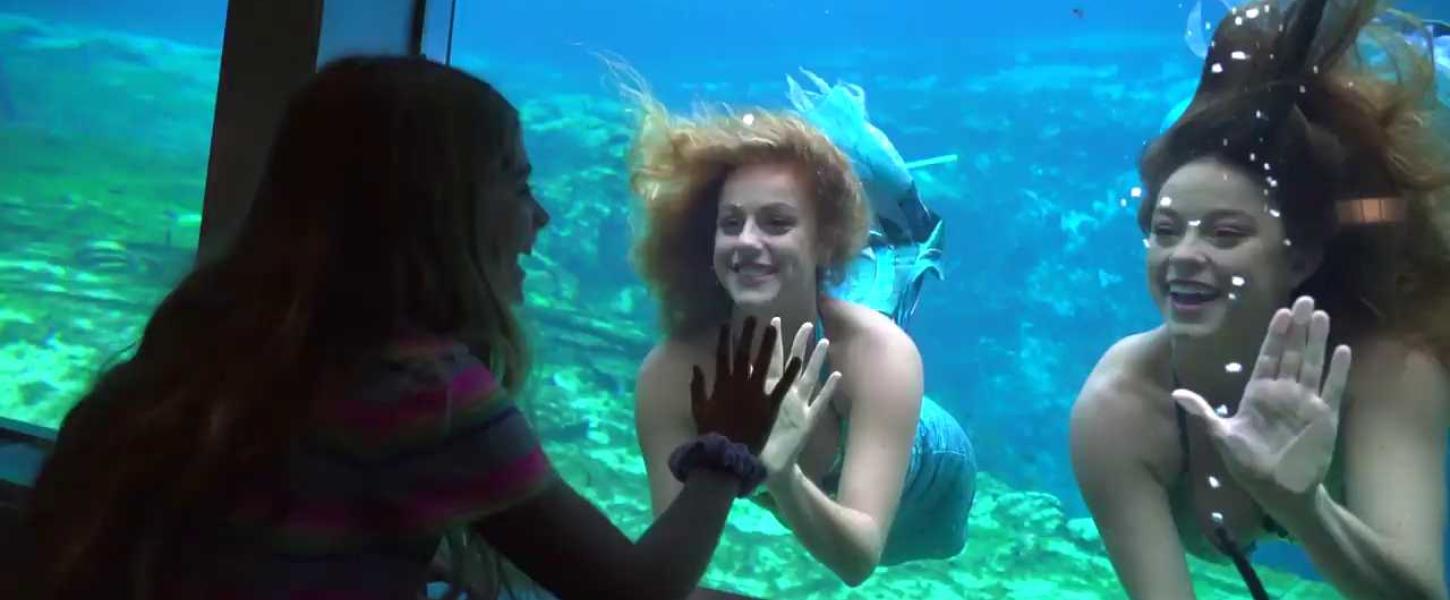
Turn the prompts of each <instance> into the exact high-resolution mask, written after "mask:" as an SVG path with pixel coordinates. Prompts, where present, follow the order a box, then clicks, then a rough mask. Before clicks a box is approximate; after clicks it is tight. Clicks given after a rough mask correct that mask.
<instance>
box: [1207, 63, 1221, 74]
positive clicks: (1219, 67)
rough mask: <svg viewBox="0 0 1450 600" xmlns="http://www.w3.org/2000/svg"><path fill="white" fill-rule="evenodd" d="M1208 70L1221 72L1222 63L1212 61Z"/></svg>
mask: <svg viewBox="0 0 1450 600" xmlns="http://www.w3.org/2000/svg"><path fill="white" fill-rule="evenodd" d="M1208 70H1210V71H1213V72H1214V73H1222V72H1223V65H1221V64H1218V63H1213V66H1212V67H1209V69H1208Z"/></svg>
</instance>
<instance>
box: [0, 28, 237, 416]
mask: <svg viewBox="0 0 1450 600" xmlns="http://www.w3.org/2000/svg"><path fill="white" fill-rule="evenodd" d="M173 4H174V6H167V7H166V8H165V10H164V11H163V10H159V9H158V7H157V5H156V4H155V3H152V2H141V1H137V0H122V1H114V0H107V1H100V0H68V1H67V2H45V1H35V0H3V1H0V231H3V232H4V233H3V235H0V416H3V417H7V418H11V419H18V420H21V421H26V422H29V423H32V424H36V425H42V426H48V427H53V426H58V425H59V423H60V421H61V419H62V418H63V417H64V416H65V413H66V411H67V410H69V408H70V407H71V406H72V405H74V403H75V401H76V400H77V399H78V398H79V397H80V395H81V393H83V392H84V391H85V389H86V388H87V386H88V385H89V384H90V382H91V380H92V377H93V376H94V374H95V373H96V372H97V369H98V368H99V367H100V366H101V365H102V364H104V363H105V362H107V361H108V360H110V359H113V358H115V357H117V356H120V355H121V354H122V353H123V352H125V351H127V349H128V347H129V346H130V345H131V344H132V343H133V342H134V341H135V340H137V339H139V336H140V332H141V328H142V327H143V326H144V325H145V322H146V319H147V318H148V317H149V316H150V313H151V311H152V309H153V308H154V307H155V304H156V303H157V302H159V301H160V299H161V297H162V296H163V295H164V294H165V293H166V292H167V291H169V289H170V287H171V286H172V285H173V284H174V283H175V282H176V281H178V280H179V278H180V276H181V275H182V274H183V273H184V272H185V271H186V270H187V269H188V268H189V267H190V266H191V260H192V256H193V254H194V252H195V250H196V246H197V236H198V232H199V228H200V222H201V217H200V215H201V204H202V190H203V187H204V181H205V179H206V170H207V156H208V148H209V145H210V137H211V126H212V109H213V106H214V104H215V95H216V88H217V73H218V70H219V67H220V48H221V41H222V29H223V26H224V24H225V18H226V2H225V1H224V0H209V1H205V2H185V3H173Z"/></svg>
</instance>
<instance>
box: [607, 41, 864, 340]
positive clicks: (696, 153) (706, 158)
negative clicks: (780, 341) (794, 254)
mask: <svg viewBox="0 0 1450 600" xmlns="http://www.w3.org/2000/svg"><path fill="white" fill-rule="evenodd" d="M616 68H621V67H618V66H617V65H616ZM633 79H634V80H635V85H636V86H638V87H636V88H626V93H627V95H628V96H630V97H631V99H632V100H634V102H635V103H636V105H637V107H638V110H639V113H640V114H639V125H638V130H637V132H636V137H635V142H634V146H633V148H632V149H631V151H630V155H629V160H630V185H631V187H632V188H633V190H634V193H635V195H636V196H637V197H638V198H639V199H640V201H641V203H642V207H643V213H644V220H645V223H644V231H643V234H642V235H640V236H639V238H638V239H637V240H636V243H635V247H634V253H633V254H634V256H633V258H634V263H635V267H636V269H637V270H638V271H639V273H640V276H641V277H642V278H643V279H644V280H645V283H646V284H648V285H649V287H650V288H651V290H652V291H653V292H654V293H655V294H656V296H657V297H658V298H659V304H660V312H661V322H662V325H663V328H664V330H665V332H666V333H667V334H670V335H690V334H692V333H696V332H699V331H701V330H703V329H704V328H706V327H711V326H714V325H716V324H718V323H719V322H721V321H723V320H725V319H728V318H729V316H730V308H731V303H730V295H729V294H728V293H727V292H726V291H725V289H724V288H723V287H721V286H720V283H719V281H717V280H716V279H715V273H714V271H713V270H712V269H711V264H712V259H711V256H712V254H711V253H712V250H711V248H712V245H711V240H712V239H713V238H714V231H715V219H716V217H717V216H718V212H719V202H720V194H721V192H722V190H723V189H724V185H725V180H726V178H727V177H729V176H730V174H731V173H733V172H735V171H736V170H737V169H739V168H741V167H744V166H748V165H755V164H771V163H773V164H784V165H788V166H790V167H791V168H792V169H793V170H794V172H795V173H796V175H797V178H798V180H799V181H800V183H801V184H802V185H804V186H805V188H806V190H807V193H808V194H810V198H811V202H812V206H813V207H814V212H815V215H816V221H817V223H818V227H817V233H816V236H817V240H816V243H817V251H818V252H820V253H821V256H820V264H821V267H822V273H821V274H820V279H821V281H822V282H831V283H836V282H839V281H840V280H841V279H842V278H844V277H845V274H846V269H847V267H848V266H849V264H850V262H851V260H853V259H854V258H855V257H856V254H857V253H858V252H860V250H861V248H862V246H864V245H865V243H866V229H867V226H868V224H869V222H870V221H869V220H870V216H869V215H868V213H867V210H866V200H865V195H864V192H863V191H862V189H861V180H860V179H859V178H858V177H857V176H856V173H855V171H853V170H852V167H851V161H850V159H848V158H847V157H846V155H845V154H844V153H842V152H841V150H840V149H839V148H837V147H836V146H835V145H834V144H832V143H831V140H830V138H828V137H826V135H825V134H824V133H822V132H821V131H820V130H819V129H817V128H815V127H814V126H812V125H811V124H810V123H809V122H807V121H806V120H805V119H804V118H802V117H800V116H799V115H795V114H791V113H787V112H780V111H768V110H763V109H747V110H738V111H716V112H711V111H708V110H703V109H702V110H700V111H699V113H698V114H697V115H695V116H694V117H692V118H684V117H675V116H673V115H671V114H670V113H669V112H668V110H667V109H666V108H665V106H664V105H663V104H661V103H660V102H659V101H658V100H656V99H654V98H653V97H652V96H650V95H649V94H648V92H647V91H645V90H644V86H643V83H642V81H641V80H639V79H638V77H637V76H635V77H633Z"/></svg>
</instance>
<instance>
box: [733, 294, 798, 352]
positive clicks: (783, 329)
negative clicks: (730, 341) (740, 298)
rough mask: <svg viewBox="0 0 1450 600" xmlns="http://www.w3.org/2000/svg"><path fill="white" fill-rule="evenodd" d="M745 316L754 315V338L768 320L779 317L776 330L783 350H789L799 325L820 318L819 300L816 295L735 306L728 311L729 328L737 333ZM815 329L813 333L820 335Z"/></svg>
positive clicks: (762, 330) (761, 331)
mask: <svg viewBox="0 0 1450 600" xmlns="http://www.w3.org/2000/svg"><path fill="white" fill-rule="evenodd" d="M746 317H755V336H756V337H755V339H757V340H758V339H760V336H761V334H762V333H763V332H764V331H765V328H766V326H768V325H770V320H771V319H774V318H776V317H780V331H779V332H777V335H778V337H777V338H776V339H777V340H779V341H778V342H777V343H779V344H782V348H783V350H784V351H786V352H789V351H790V344H791V342H792V341H794V340H795V334H796V332H797V331H799V330H800V328H801V325H804V324H806V323H815V322H817V320H818V319H819V318H820V300H819V298H818V297H810V298H809V299H808V300H795V301H790V302H782V301H777V302H773V303H771V304H768V305H764V306H752V307H742V306H739V305H737V306H735V308H733V309H731V311H730V329H731V331H733V332H734V333H735V334H736V335H739V333H740V329H741V327H742V326H743V325H744V324H745V319H746ZM820 334H821V332H820V331H816V332H815V335H820Z"/></svg>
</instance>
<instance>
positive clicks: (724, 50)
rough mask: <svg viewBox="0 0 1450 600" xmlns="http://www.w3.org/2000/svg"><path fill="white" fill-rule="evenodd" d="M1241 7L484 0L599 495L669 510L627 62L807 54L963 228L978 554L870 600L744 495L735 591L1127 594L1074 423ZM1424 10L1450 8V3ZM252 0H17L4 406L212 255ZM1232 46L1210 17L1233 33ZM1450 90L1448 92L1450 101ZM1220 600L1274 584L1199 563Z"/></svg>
mask: <svg viewBox="0 0 1450 600" xmlns="http://www.w3.org/2000/svg"><path fill="white" fill-rule="evenodd" d="M1195 6H1201V15H1202V19H1203V22H1206V23H1209V24H1210V25H1211V24H1213V23H1216V22H1217V20H1218V18H1219V17H1220V16H1222V14H1224V13H1225V12H1226V11H1227V8H1226V7H1225V5H1224V4H1223V3H1222V2H1221V0H1202V2H1179V1H1177V0H1098V1H1086V0H1080V1H1076V2H1072V1H1067V0H1032V1H1030V2H991V3H989V2H967V1H961V0H957V1H949V0H896V1H893V2H886V1H885V0H850V1H842V2H835V1H830V0H796V1H785V0H780V1H777V0H736V1H731V2H699V1H688V0H687V1H680V0H617V1H614V2H595V1H583V0H493V1H485V0H459V3H458V12H457V14H456V20H455V29H454V37H453V39H454V46H453V48H452V51H451V57H450V60H451V62H452V63H453V64H455V65H457V66H459V67H461V68H463V69H465V70H468V71H470V72H473V73H475V74H478V75H480V76H482V77H484V78H485V79H487V80H489V81H491V82H493V83H495V84H496V85H498V86H499V87H500V89H502V91H503V92H504V93H505V94H506V95H507V96H508V97H509V98H510V99H511V100H513V102H514V103H515V104H516V105H517V106H518V107H519V109H520V111H521V113H522V117H523V120H524V125H525V128H526V132H525V136H526V137H525V139H526V143H527V145H528V148H529V152H530V155H531V157H532V160H533V163H534V166H535V171H534V177H533V183H534V186H535V190H536V193H537V195H538V196H539V198H540V200H541V201H542V202H543V203H544V204H545V205H546V206H547V207H548V209H549V210H550V212H551V213H552V215H553V220H552V222H551V224H550V226H549V228H548V229H546V230H545V231H544V232H543V233H542V234H541V236H540V239H539V242H538V245H537V246H536V248H535V251H534V254H533V256H532V257H526V264H525V266H526V270H527V271H528V284H527V285H528V288H529V293H528V298H527V302H526V312H527V316H528V320H529V322H530V323H531V324H532V326H533V329H534V337H533V345H534V348H535V351H536V354H537V357H538V363H537V367H536V373H535V380H536V383H535V385H534V386H533V391H532V394H531V397H530V398H529V399H528V400H527V401H526V406H527V408H528V410H529V412H530V413H531V415H532V418H533V421H534V423H535V425H536V427H537V428H538V429H539V430H540V432H541V433H542V435H543V437H544V439H545V445H546V449H547V450H548V452H549V454H550V456H551V457H552V459H553V460H554V462H555V463H556V465H557V467H558V468H559V469H560V470H561V472H562V473H564V475H565V477H566V478H567V479H569V481H570V482H571V483H573V484H574V485H575V486H577V487H579V488H580V490H581V492H582V493H583V494H584V495H586V496H587V497H589V498H590V499H591V500H593V501H594V502H595V503H596V504H597V505H599V506H600V507H601V508H603V509H604V510H605V511H606V512H607V513H608V514H609V515H610V516H611V518H612V519H613V520H614V522H615V523H616V524H618V525H619V526H620V527H621V528H622V529H624V531H625V532H626V533H627V534H629V535H631V536H637V535H638V534H639V533H641V532H642V531H644V529H645V528H646V527H647V526H648V524H649V522H650V520H651V515H650V510H649V500H648V493H647V487H646V479H645V474H644V467H643V463H642V461H641V459H640V456H639V451H638V448H637V447H636V445H635V436H634V431H633V428H634V423H633V418H632V414H631V411H632V405H633V400H632V392H633V386H634V384H633V380H634V375H635V371H636V369H637V367H638V365H639V361H640V360H641V359H642V358H643V356H644V355H645V353H646V352H647V351H648V349H649V348H650V346H651V345H652V344H653V342H654V341H655V340H656V339H657V331H658V329H657V326H656V319H655V316H656V314H655V308H654V305H653V303H652V301H651V300H650V298H649V297H648V294H647V293H646V290H645V289H644V288H643V286H642V285H641V284H640V282H639V280H638V278H637V277H636V276H635V274H634V272H633V270H632V268H631V266H630V263H629V260H628V253H629V247H630V241H631V236H632V223H633V209H634V204H633V198H632V197H631V195H630V193H629V189H628V182H627V179H626V178H627V175H626V173H625V152H626V150H627V148H628V146H629V142H630V134H631V130H632V129H631V125H632V115H631V113H630V112H628V110H627V108H628V107H627V106H626V105H625V103H624V102H623V98H622V96H621V95H620V93H619V91H618V88H617V85H616V82H615V81H614V80H613V79H611V78H610V76H609V73H608V71H607V69H606V68H605V66H604V63H603V62H602V60H601V58H600V56H601V55H607V56H611V57H613V58H615V59H618V60H621V61H624V62H626V63H628V64H629V65H631V66H632V67H633V68H635V69H636V70H638V71H639V72H640V73H641V74H642V75H643V76H644V77H645V78H646V79H647V80H648V82H649V83H650V84H651V86H652V88H653V91H654V92H655V93H656V94H657V95H658V96H659V97H660V98H661V99H662V100H663V101H664V102H665V103H666V104H667V105H669V106H670V107H671V108H673V109H676V110H679V111H687V110H689V109H690V108H691V107H692V106H694V105H695V104H696V103H707V104H719V103H725V104H729V105H732V106H736V107H740V106H746V105H758V106H763V107H766V108H786V107H788V106H789V104H788V102H787V98H786V83H785V77H786V75H788V74H789V75H793V76H796V77H797V78H799V77H800V71H799V69H800V68H806V69H809V70H811V71H813V72H815V73H817V74H819V75H820V76H822V77H823V78H825V79H826V80H827V81H831V82H835V81H838V80H840V81H847V82H851V83H856V84H859V85H861V86H863V87H864V88H865V90H866V94H867V96H866V102H867V108H868V110H869V111H870V116H871V120H872V122H873V123H874V124H876V125H877V126H878V127H880V128H881V129H882V130H883V131H884V132H885V133H886V134H887V135H888V136H890V138H891V139H892V141H893V142H894V143H895V145H896V147H897V148H898V149H899V150H901V152H902V154H903V155H905V157H906V159H907V160H908V161H911V160H915V159H927V158H933V157H938V156H949V155H954V156H955V160H954V161H947V162H944V163H942V164H937V165H933V166H929V167H923V168H921V169H918V170H916V171H914V175H915V177H916V179H917V185H918V186H919V188H920V190H921V193H922V197H923V199H924V200H925V202H926V203H927V204H928V205H929V206H930V207H931V208H932V209H933V210H934V211H936V212H937V213H938V214H940V215H941V216H942V218H943V219H944V221H945V223H946V231H947V246H946V254H945V257H944V260H943V266H944V270H945V273H946V276H945V279H944V280H942V281H937V280H930V281H928V282H927V283H926V284H925V290H924V291H923V294H922V297H921V303H920V307H919V309H918V311H917V313H916V316H915V317H914V319H913V320H912V322H911V324H910V327H909V332H910V333H911V334H912V335H913V337H914V338H915V339H916V342H917V344H918V346H919V348H920V349H921V352H922V356H923V359H924V361H925V366H926V390H927V394H928V395H929V396H930V397H931V398H932V399H934V400H935V401H936V402H938V403H939V404H941V405H942V406H943V407H945V408H946V409H947V410H948V411H949V412H951V413H952V414H953V415H954V416H956V418H957V419H958V420H959V421H960V422H961V424H962V426H963V427H964V429H966V430H967V431H968V433H969V434H970V435H971V437H972V441H973V443H974V445H975V449H976V452H977V459H978V462H979V467H980V469H981V475H980V479H979V483H978V492H977V500H976V504H975V506H974V507H973V510H972V516H971V525H970V541H969V542H968V545H967V548H966V550H965V551H964V552H963V553H962V554H961V555H959V556H957V557H955V558H952V559H950V560H941V561H918V562H914V563H908V564H906V565H902V566H897V567H891V568H883V569H879V570H878V571H877V572H876V574H875V575H874V576H873V577H872V578H871V579H870V580H869V581H868V582H867V583H865V584H864V585H862V586H860V587H859V588H855V589H851V588H847V587H846V586H844V585H843V584H841V583H840V582H839V580H838V579H837V578H836V577H835V576H834V575H833V574H832V573H830V572H829V571H828V570H826V569H825V568H824V567H821V566H819V565H817V564H816V563H815V562H814V561H813V560H812V559H811V558H810V557H809V555H808V554H807V553H806V551H805V550H804V549H803V548H802V547H801V546H800V544H799V543H798V542H797V541H795V539H794V538H793V537H791V536H790V534H789V532H788V530H786V529H785V527H784V526H782V525H781V524H780V523H778V522H777V521H776V520H775V518H774V517H773V516H771V515H770V514H769V513H767V512H764V510H763V509H761V508H759V507H758V506H756V505H754V504H753V503H744V502H742V503H737V505H736V508H735V509H734V512H733V513H732V515H731V518H730V522H729V525H728V526H727V529H726V534H725V536H724V538H723V539H722V543H721V545H720V548H719V550H718V551H717V553H716V555H715V559H714V562H713V564H712V566H711V568H710V570H709V572H708V574H707V577H706V580H705V582H704V583H705V584H706V585H710V586H713V587H719V588H724V589H728V590H734V591H738V592H741V593H745V594H750V595H755V596H761V597H779V598H807V597H808V598H888V597H891V598H895V597H905V598H925V597H947V598H950V597H969V598H1117V597H1122V595H1123V594H1122V592H1121V590H1120V588H1119V586H1118V585H1117V582H1116V579H1115V577H1114V575H1113V572H1112V568H1111V565H1110V564H1109V563H1108V560H1107V556H1106V554H1105V552H1104V551H1103V549H1102V544H1101V542H1100V540H1099V538H1098V537H1097V534H1096V531H1095V528H1094V527H1093V524H1092V521H1091V519H1090V518H1088V516H1087V512H1086V510H1085V508H1084V506H1083V503H1082V500H1081V498H1080V497H1079V495H1078V492H1077V489H1076V486H1075V484H1074V482H1073V477H1072V472H1071V469H1070V466H1069V463H1068V453H1067V415H1068V409H1069V407H1070V406H1071V403H1072V401H1073V399H1074V397H1075V396H1076V394H1077V391H1078V388H1079V386H1080V385H1081V383H1082V381H1083V379H1084V378H1085V377H1086V375H1087V374H1088V372H1089V371H1090V369H1091V368H1092V366H1093V364H1094V363H1095V361H1096V360H1097V358H1098V357H1099V355H1100V354H1101V353H1102V352H1103V350H1105V349H1106V348H1107V347H1108V346H1109V345H1110V344H1111V343H1112V342H1113V341H1115V340H1117V339H1118V338H1120V337H1122V336H1123V335H1126V334H1128V333H1131V332H1136V331H1141V330H1143V329H1147V328H1150V327H1152V326H1154V325H1156V324H1157V323H1158V322H1159V317H1158V315H1157V313H1156V311H1155V310H1154V308H1153V306H1152V305H1151V303H1150V302H1149V297H1148V294H1147V290H1146V288H1145V285H1144V275H1143V254H1142V252H1143V250H1142V243H1141V238H1142V236H1141V234H1140V233H1139V231H1138V229H1137V226H1136V223H1135V221H1134V211H1135V210H1136V206H1137V199H1136V197H1135V195H1136V191H1135V186H1136V185H1138V183H1137V179H1136V174H1135V171H1134V164H1135V160H1136V158H1137V154H1138V152H1139V151H1140V149H1141V148H1142V146H1143V144H1144V142H1145V141H1146V140H1147V139H1148V138H1150V137H1151V136H1153V135H1154V134H1155V133H1157V132H1158V131H1159V129H1160V128H1161V127H1162V126H1163V124H1164V121H1165V119H1168V118H1170V117H1171V113H1172V111H1173V108H1174V107H1175V105H1178V104H1179V103H1180V102H1181V101H1182V100H1184V99H1186V98H1187V97H1189V96H1190V95H1191V94H1192V93H1193V90H1194V88H1195V86H1196V84H1197V78H1198V73H1199V69H1200V67H1201V63H1200V58H1199V57H1198V56H1196V55H1195V54H1194V52H1193V50H1192V45H1193V44H1192V43H1191V40H1186V39H1185V32H1186V31H1189V30H1194V29H1195V27H1203V24H1202V23H1193V22H1191V21H1190V19H1189V17H1190V13H1191V12H1192V11H1193V9H1194V8H1195ZM1397 6H1398V7H1400V8H1403V9H1407V10H1411V11H1413V12H1416V13H1417V14H1419V15H1420V16H1423V17H1433V18H1439V19H1450V2H1445V1H1444V0H1418V1H1406V2H1399V3H1397ZM225 16H226V2H225V0H155V1H143V0H105V1H103V0H0V416H3V417H8V418H12V419H18V420H22V421H26V422H30V423H33V424H37V425H42V426H46V427H56V426H58V425H59V424H60V422H61V419H63V417H64V415H65V413H66V411H67V410H68V409H69V408H70V407H71V406H72V405H73V404H74V402H75V401H76V399H77V398H78V397H79V395H80V394H82V393H83V392H84V391H85V389H86V387H87V386H88V384H89V383H90V381H91V379H92V377H93V376H94V375H95V374H96V372H97V370H98V369H99V368H101V367H102V366H104V365H105V363H106V362H107V361H109V360H114V359H115V358H116V357H117V356H119V355H121V354H122V353H124V352H125V351H126V350H127V349H128V347H129V345H130V344H132V343H133V342H134V341H136V340H137V339H138V337H139V335H140V332H141V328H142V327H143V326H144V325H145V322H146V319H147V317H148V316H149V314H150V311H151V310H152V309H153V308H154V306H155V304H156V303H157V302H158V301H159V300H160V298H161V297H162V295H164V294H165V293H166V292H167V291H168V290H169V289H170V286H171V285H172V284H174V283H175V282H176V281H177V280H178V278H179V277H180V276H181V275H182V274H184V273H185V271H186V270H187V269H188V268H189V267H190V261H191V259H192V255H193V253H194V252H195V250H196V246H197V236H198V231H199V226H200V214H201V203H202V197H203V190H204V187H205V178H206V169H207V153H208V148H209V145H210V134H211V126H212V111H213V108H214V105H215V94H216V85H217V72H218V68H219V66H220V47H221V41H222V34H223V26H224V22H225ZM1208 36H1211V31H1206V32H1205V37H1208ZM1444 94H1445V92H1444V91H1443V90H1442V97H1443V95H1444ZM1255 560H1256V562H1257V563H1258V564H1259V565H1261V575H1262V576H1263V577H1264V579H1265V581H1266V584H1267V585H1268V588H1269V590H1270V593H1271V594H1272V595H1273V596H1274V597H1276V598H1335V597H1337V594H1336V593H1335V592H1333V591H1332V590H1331V589H1330V588H1329V587H1328V586H1327V585H1325V584H1323V583H1322V582H1321V581H1319V580H1318V577H1317V576H1316V575H1315V574H1314V573H1313V569H1312V567H1311V566H1310V565H1309V563H1308V562H1307V560H1306V559H1305V558H1304V557H1303V555H1302V553H1300V552H1298V551H1296V550H1294V549H1292V548H1289V547H1287V546H1284V545H1282V544H1278V543H1265V544H1263V545H1262V548H1261V550H1260V551H1259V552H1258V553H1257V554H1256V555H1255ZM1190 565H1191V569H1192V571H1193V573H1194V577H1195V581H1196V588H1197V592H1198V594H1199V597H1201V598H1239V597H1244V591H1243V584H1242V582H1241V581H1240V580H1239V578H1238V576H1237V574H1236V573H1235V572H1234V571H1233V570H1232V568H1231V567H1229V566H1227V565H1213V564H1209V563H1204V562H1201V561H1197V560H1193V559H1191V560H1190Z"/></svg>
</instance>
